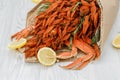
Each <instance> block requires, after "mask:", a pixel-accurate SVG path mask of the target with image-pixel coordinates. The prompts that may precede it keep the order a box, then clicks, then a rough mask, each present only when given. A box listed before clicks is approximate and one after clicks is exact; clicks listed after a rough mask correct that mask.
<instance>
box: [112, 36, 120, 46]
mask: <svg viewBox="0 0 120 80" xmlns="http://www.w3.org/2000/svg"><path fill="white" fill-rule="evenodd" d="M112 45H113V46H114V47H116V48H120V35H117V36H116V37H115V39H114V40H113V42H112Z"/></svg>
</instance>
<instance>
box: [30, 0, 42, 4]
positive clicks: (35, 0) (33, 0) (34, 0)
mask: <svg viewBox="0 0 120 80" xmlns="http://www.w3.org/2000/svg"><path fill="white" fill-rule="evenodd" d="M41 1H42V0H32V2H34V3H36V4H37V3H39V2H41Z"/></svg>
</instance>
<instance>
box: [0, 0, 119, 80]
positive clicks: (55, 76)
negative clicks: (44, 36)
mask: <svg viewBox="0 0 120 80" xmlns="http://www.w3.org/2000/svg"><path fill="white" fill-rule="evenodd" d="M119 2H120V1H119ZM34 5H35V4H33V3H32V2H31V0H0V80H120V49H115V48H113V47H112V45H111V42H112V40H113V38H114V37H115V36H116V35H117V34H119V33H120V9H119V12H118V16H117V19H116V21H115V23H114V25H113V28H112V30H111V32H110V34H109V37H108V39H107V41H106V43H105V46H104V49H103V53H102V56H101V59H100V60H99V61H96V62H94V63H91V64H89V65H88V66H87V67H85V68H84V69H82V70H80V71H74V70H64V69H62V68H60V67H59V66H58V65H60V64H58V63H57V64H56V65H54V66H52V67H43V66H42V65H40V64H39V63H32V64H31V63H25V62H24V56H23V55H22V54H19V53H18V52H16V51H12V50H9V49H8V48H7V45H8V43H10V36H11V35H12V34H13V33H15V32H17V31H19V30H21V29H23V28H24V27H25V23H26V14H27V12H28V11H29V10H30V9H31V8H32V7H33V6H34ZM17 53H18V54H17ZM63 64H64V63H63Z"/></svg>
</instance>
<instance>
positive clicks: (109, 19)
mask: <svg viewBox="0 0 120 80" xmlns="http://www.w3.org/2000/svg"><path fill="white" fill-rule="evenodd" d="M97 1H98V4H99V6H100V8H101V26H100V27H101V28H100V29H101V30H100V31H101V32H100V36H101V37H100V44H99V46H100V49H101V51H102V49H103V45H104V43H105V40H106V39H107V36H108V34H109V32H110V29H111V27H112V25H113V23H114V20H115V18H116V15H117V11H118V0H111V1H109V2H108V0H97ZM40 4H41V3H39V4H37V5H36V6H35V7H34V8H33V9H32V10H31V11H29V12H28V15H27V20H26V27H29V26H32V25H34V21H35V16H37V12H38V11H39V7H40ZM25 61H26V62H37V59H36V58H35V57H32V58H28V59H26V60H25Z"/></svg>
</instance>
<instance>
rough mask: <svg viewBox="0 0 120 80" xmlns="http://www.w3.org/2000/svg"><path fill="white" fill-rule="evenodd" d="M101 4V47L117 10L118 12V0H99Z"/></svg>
mask: <svg viewBox="0 0 120 80" xmlns="http://www.w3.org/2000/svg"><path fill="white" fill-rule="evenodd" d="M100 2H101V4H102V6H103V12H102V15H103V22H102V26H101V27H102V33H101V34H102V37H101V39H102V43H101V47H103V45H104V43H105V41H106V39H107V36H108V34H109V32H110V29H111V28H112V25H113V23H114V20H115V18H116V15H117V12H118V3H119V0H111V1H108V0H100Z"/></svg>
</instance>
